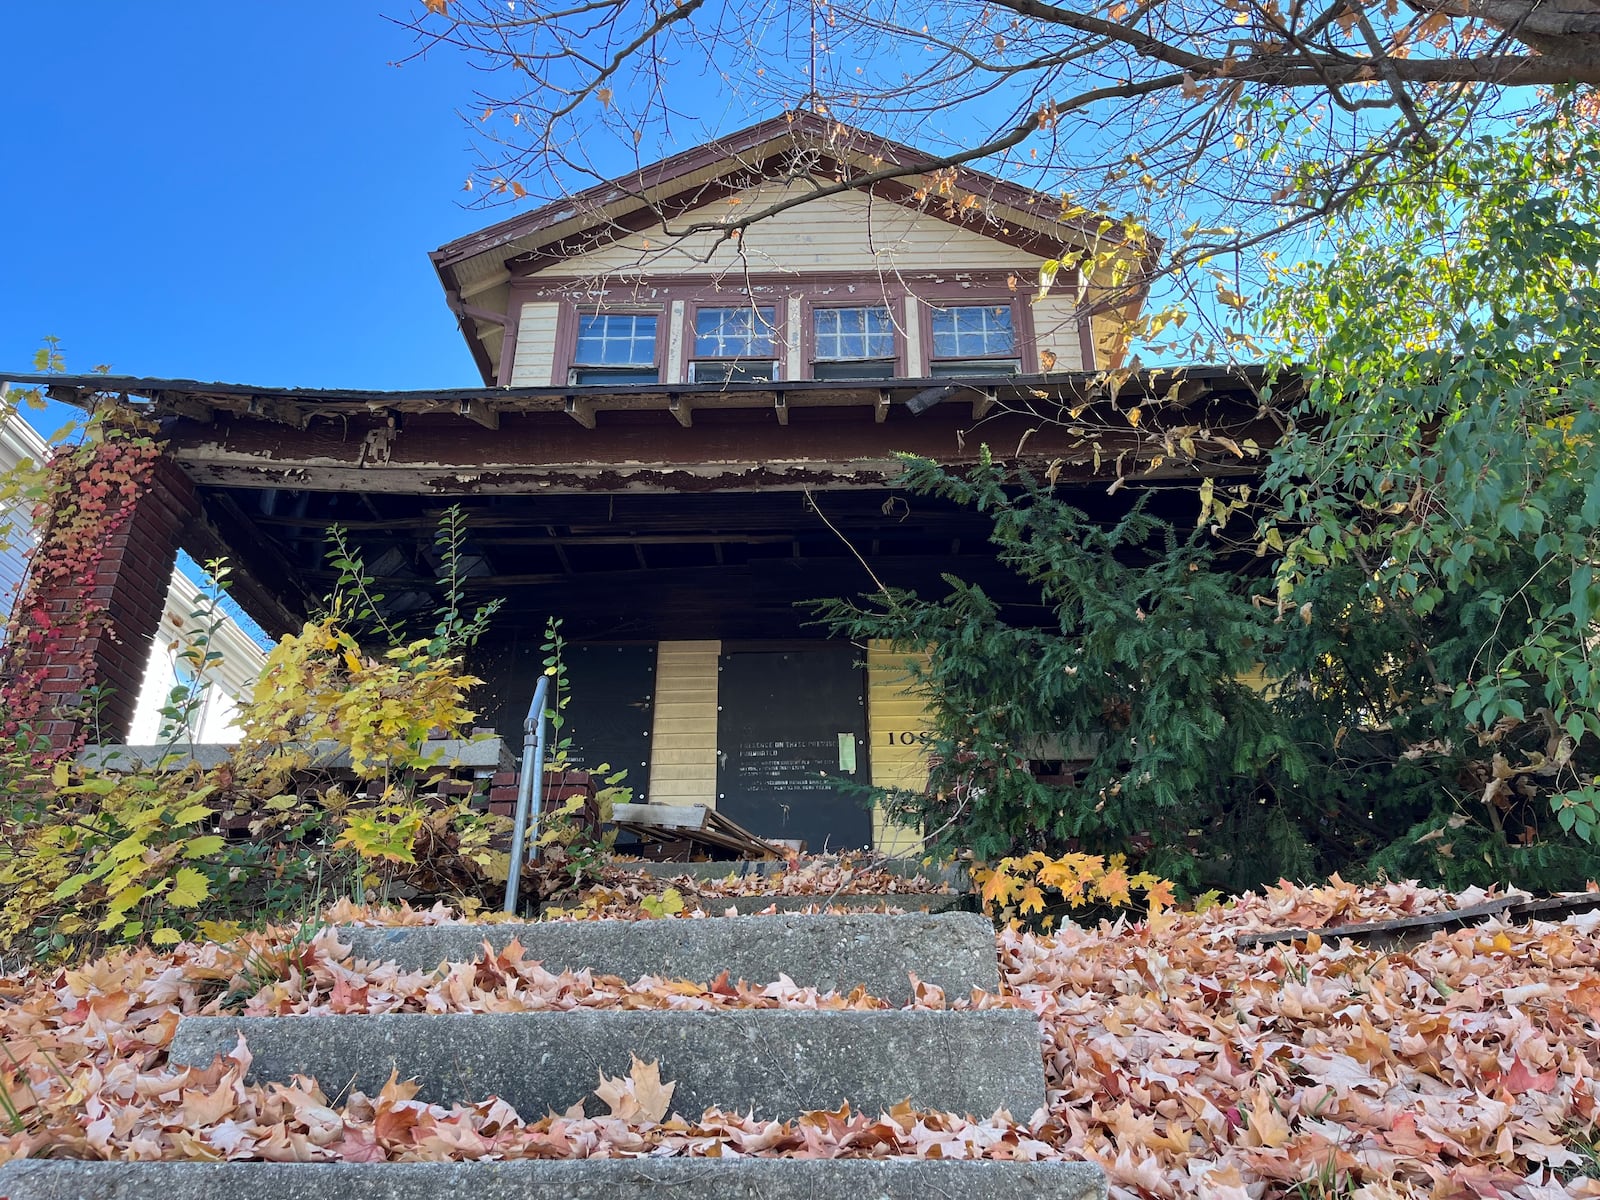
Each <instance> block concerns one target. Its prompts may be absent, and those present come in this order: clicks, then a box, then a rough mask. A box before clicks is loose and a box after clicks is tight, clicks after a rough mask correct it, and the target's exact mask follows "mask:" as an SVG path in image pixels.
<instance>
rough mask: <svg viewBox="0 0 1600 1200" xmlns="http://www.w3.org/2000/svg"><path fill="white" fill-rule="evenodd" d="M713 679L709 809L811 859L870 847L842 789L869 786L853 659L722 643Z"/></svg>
mask: <svg viewBox="0 0 1600 1200" xmlns="http://www.w3.org/2000/svg"><path fill="white" fill-rule="evenodd" d="M717 679H718V686H717V702H718V709H719V711H718V714H717V810H718V811H719V812H722V813H724V814H726V815H727V816H729V817H731V818H732V819H733V820H735V821H737V822H738V823H739V824H741V825H743V826H744V827H745V828H746V829H749V830H750V831H751V832H752V833H754V834H756V835H757V836H758V837H763V838H784V839H797V840H801V841H804V842H805V843H806V847H807V849H809V850H811V851H812V852H814V853H816V852H822V851H824V850H846V849H861V848H865V847H867V846H870V845H871V844H872V818H871V815H870V812H869V810H868V807H867V803H866V800H865V799H864V797H863V796H862V795H861V794H860V791H859V789H855V788H852V786H851V785H863V784H866V783H868V782H869V781H870V779H871V767H870V764H869V762H868V746H867V709H866V679H865V673H864V671H863V670H862V666H861V662H860V652H859V651H858V650H857V649H856V648H855V647H854V646H851V645H849V644H847V643H834V642H825V643H818V644H815V645H812V646H806V647H803V648H794V649H790V648H782V649H773V648H763V647H760V646H753V647H749V648H741V647H739V646H738V645H737V644H733V645H730V644H729V643H726V642H725V643H723V652H722V655H721V657H720V658H719V659H718V676H717Z"/></svg>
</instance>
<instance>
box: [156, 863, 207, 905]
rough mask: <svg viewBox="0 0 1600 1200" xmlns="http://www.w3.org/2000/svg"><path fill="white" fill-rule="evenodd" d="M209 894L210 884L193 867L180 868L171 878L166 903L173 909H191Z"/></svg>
mask: <svg viewBox="0 0 1600 1200" xmlns="http://www.w3.org/2000/svg"><path fill="white" fill-rule="evenodd" d="M210 894H211V884H210V883H209V882H208V881H207V880H206V877H205V876H204V875H202V874H201V873H200V872H199V871H197V870H195V869H194V868H193V867H182V868H180V869H179V870H178V873H177V874H176V875H175V876H173V879H172V890H171V891H169V892H168V893H167V903H168V904H170V905H172V906H173V907H174V908H193V907H195V905H197V904H199V903H200V902H201V901H202V900H204V899H205V898H206V897H207V896H209V895H210Z"/></svg>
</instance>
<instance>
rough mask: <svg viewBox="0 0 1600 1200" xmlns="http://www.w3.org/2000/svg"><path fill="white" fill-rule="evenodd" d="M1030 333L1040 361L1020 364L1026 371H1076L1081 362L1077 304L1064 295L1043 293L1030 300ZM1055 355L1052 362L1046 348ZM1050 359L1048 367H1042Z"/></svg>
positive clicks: (1081, 344) (1081, 349)
mask: <svg viewBox="0 0 1600 1200" xmlns="http://www.w3.org/2000/svg"><path fill="white" fill-rule="evenodd" d="M1033 336H1034V341H1035V342H1036V343H1037V345H1038V348H1039V360H1038V361H1037V362H1033V363H1023V364H1022V369H1023V370H1025V371H1044V370H1050V371H1077V370H1080V369H1081V368H1082V367H1083V365H1084V363H1083V343H1082V341H1081V340H1079V334H1078V306H1077V305H1076V304H1074V303H1073V302H1072V300H1071V299H1070V298H1068V297H1066V296H1045V297H1044V298H1043V299H1042V300H1035V301H1034V302H1033ZM1047 350H1048V351H1050V352H1051V353H1052V354H1054V355H1055V359H1054V361H1053V362H1052V361H1051V360H1050V358H1049V356H1048V355H1046V354H1045V351H1047ZM1046 362H1050V363H1051V365H1050V366H1049V367H1046V366H1045V363H1046Z"/></svg>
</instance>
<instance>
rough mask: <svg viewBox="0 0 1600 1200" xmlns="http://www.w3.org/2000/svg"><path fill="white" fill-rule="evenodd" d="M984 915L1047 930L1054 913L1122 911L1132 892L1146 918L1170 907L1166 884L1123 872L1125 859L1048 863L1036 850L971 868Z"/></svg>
mask: <svg viewBox="0 0 1600 1200" xmlns="http://www.w3.org/2000/svg"><path fill="white" fill-rule="evenodd" d="M972 881H973V883H975V884H977V885H978V889H979V893H978V894H979V896H980V898H981V899H982V901H983V908H984V911H985V912H986V913H988V914H989V915H990V916H992V917H994V918H995V919H996V920H998V921H1003V922H1005V923H1006V924H1007V925H1010V926H1012V927H1019V926H1021V925H1023V924H1025V923H1028V921H1029V919H1030V918H1032V919H1033V920H1035V921H1036V922H1037V923H1038V924H1039V926H1041V927H1042V928H1045V929H1049V928H1050V927H1051V926H1053V925H1054V924H1056V921H1057V918H1058V915H1059V914H1058V911H1057V910H1059V911H1060V912H1065V911H1069V910H1072V909H1079V908H1088V907H1091V906H1093V905H1097V904H1103V905H1107V906H1109V907H1112V908H1127V907H1130V906H1131V905H1132V904H1133V896H1134V893H1136V892H1142V893H1144V899H1145V903H1146V905H1147V906H1148V908H1149V911H1150V913H1151V914H1156V913H1160V912H1162V911H1163V910H1165V909H1167V908H1170V907H1171V906H1172V904H1173V903H1174V899H1175V897H1174V894H1173V885H1172V883H1171V882H1169V881H1168V880H1165V879H1162V878H1160V877H1159V876H1156V875H1152V874H1151V873H1150V872H1148V871H1140V872H1137V873H1135V874H1133V875H1130V874H1129V873H1128V860H1127V856H1126V855H1122V854H1113V855H1111V857H1110V858H1107V857H1106V856H1104V855H1101V854H1078V853H1069V854H1063V855H1061V856H1060V857H1057V858H1052V857H1051V856H1050V855H1048V854H1046V853H1044V851H1042V850H1035V851H1033V852H1032V853H1030V854H1021V855H1012V856H1008V857H1006V858H1002V859H1000V860H999V861H998V862H996V863H995V864H994V865H993V866H989V865H982V866H976V867H974V868H973V869H972Z"/></svg>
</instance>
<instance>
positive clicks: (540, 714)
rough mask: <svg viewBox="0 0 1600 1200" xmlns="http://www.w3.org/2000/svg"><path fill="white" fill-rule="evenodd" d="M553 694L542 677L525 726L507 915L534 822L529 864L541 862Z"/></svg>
mask: <svg viewBox="0 0 1600 1200" xmlns="http://www.w3.org/2000/svg"><path fill="white" fill-rule="evenodd" d="M549 694H550V676H548V675H541V676H539V684H538V686H537V687H535V688H534V689H533V702H532V703H531V704H529V705H528V716H527V718H526V719H525V720H524V721H523V722H522V775H521V777H520V778H519V779H518V780H517V811H516V819H515V821H514V822H513V824H512V827H511V864H510V869H509V872H508V873H507V875H506V908H505V910H506V912H508V913H512V914H515V913H516V911H517V889H518V888H519V886H520V885H521V883H522V852H523V850H524V849H528V833H529V829H528V822H529V819H530V810H531V818H532V822H533V829H532V833H533V846H532V848H531V849H528V861H529V862H538V861H539V809H540V803H541V801H542V800H543V799H544V703H545V698H546V697H547V696H548V695H549Z"/></svg>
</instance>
